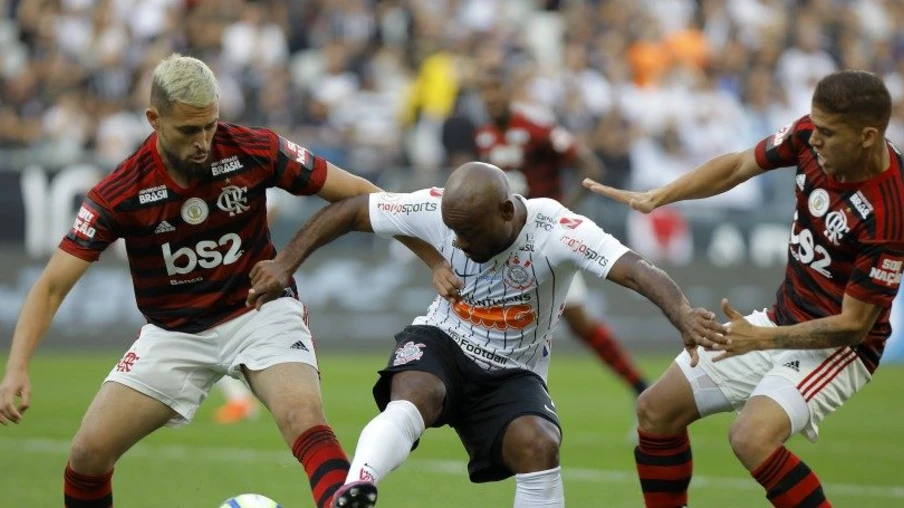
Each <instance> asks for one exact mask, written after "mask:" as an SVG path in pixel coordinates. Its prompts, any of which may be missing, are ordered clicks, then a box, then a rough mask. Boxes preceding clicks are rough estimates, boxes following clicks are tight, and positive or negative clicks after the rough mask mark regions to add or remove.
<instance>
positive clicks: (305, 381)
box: [245, 362, 325, 428]
mask: <svg viewBox="0 0 904 508" xmlns="http://www.w3.org/2000/svg"><path fill="white" fill-rule="evenodd" d="M245 376H246V378H247V379H248V384H249V385H250V386H251V389H252V390H254V393H255V394H256V395H257V396H258V398H259V399H260V400H261V402H263V403H264V405H265V406H267V408H268V409H269V410H270V412H271V413H272V414H273V416H274V418H276V420H277V422H278V423H280V424H281V426H282V424H293V423H294V424H297V425H298V426H299V428H307V427H310V426H312V425H317V424H319V423H322V422H323V421H324V420H325V415H324V413H323V403H322V401H321V394H320V374H319V373H318V372H317V369H315V368H314V367H313V366H311V365H310V364H307V363H301V362H290V363H277V364H274V365H271V366H269V367H265V368H264V369H262V370H250V369H246V370H245Z"/></svg>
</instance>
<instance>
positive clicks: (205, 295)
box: [60, 122, 327, 333]
mask: <svg viewBox="0 0 904 508" xmlns="http://www.w3.org/2000/svg"><path fill="white" fill-rule="evenodd" d="M156 143H157V136H156V134H152V135H151V136H150V137H148V139H147V140H145V142H144V143H143V144H142V145H141V147H140V148H139V149H138V150H137V151H136V152H135V153H134V154H132V155H131V156H129V158H128V159H126V160H125V161H123V162H122V163H120V164H119V166H117V167H116V169H115V170H114V171H113V172H112V173H111V174H110V175H108V176H107V177H106V178H104V179H103V180H102V181H101V182H100V183H98V184H97V185H96V186H94V188H92V189H91V190H90V191H89V192H88V195H87V197H86V198H85V200H84V201H83V203H82V206H81V209H80V210H79V212H78V215H77V217H76V219H75V224H74V225H73V227H72V230H71V231H70V232H69V233H68V234H67V235H66V237H65V238H63V240H62V242H61V243H60V248H61V249H63V250H64V251H66V252H68V253H69V254H72V255H73V256H76V257H79V258H81V259H84V260H86V261H95V260H97V259H98V258H99V257H100V254H101V252H102V251H103V250H104V249H105V248H106V247H107V246H108V245H110V244H111V243H112V242H113V241H115V240H116V239H118V238H123V239H125V244H126V251H127V253H128V260H129V267H130V269H131V272H132V283H133V285H134V287H135V297H136V300H137V304H138V308H139V310H140V311H141V312H142V314H144V316H145V318H146V319H147V320H148V322H149V323H152V324H154V325H157V326H159V327H161V328H164V329H167V330H175V331H181V332H186V333H197V332H199V331H203V330H206V329H209V328H210V327H212V326H214V325H216V324H219V323H222V322H223V321H226V320H228V319H230V318H232V317H235V316H237V315H239V314H242V313H244V312H246V311H247V310H248V309H247V308H246V307H245V298H246V296H247V293H248V289H249V287H250V281H249V278H248V274H249V272H250V271H251V268H252V267H253V266H254V264H255V263H257V262H258V261H262V260H267V259H272V258H273V257H274V256H275V255H276V249H275V247H274V246H273V243H272V242H271V241H270V231H269V229H268V227H267V207H266V206H267V204H266V199H267V198H266V189H267V188H268V187H280V188H282V189H285V190H286V191H288V192H290V193H292V194H296V195H306V194H314V193H316V192H318V191H319V190H320V188H321V187H322V186H323V183H324V181H325V180H326V174H327V163H326V161H325V160H323V159H321V158H319V157H315V156H314V155H313V154H312V153H311V152H309V151H308V150H306V149H305V148H303V147H301V146H298V145H296V144H295V143H293V142H291V141H288V140H286V139H284V138H282V137H280V136H278V135H276V134H275V133H274V132H272V131H270V130H267V129H254V128H248V127H242V126H238V125H232V124H228V123H223V122H220V123H219V124H218V125H217V131H216V133H215V135H214V138H213V146H212V147H211V154H210V159H209V160H211V161H213V162H211V164H210V173H209V174H208V175H206V176H204V177H202V178H200V179H197V180H196V181H195V182H194V183H193V184H192V185H191V186H190V187H188V188H183V187H180V186H179V185H178V184H176V183H175V182H174V181H173V180H172V179H171V178H170V176H169V174H168V173H167V171H166V168H165V167H164V165H163V162H162V160H161V158H160V154H159V153H158V152H157V149H156ZM286 291H287V294H289V296H294V295H295V294H297V291H296V287H295V282H294V280H293V281H292V282H291V284H290V287H289V288H286Z"/></svg>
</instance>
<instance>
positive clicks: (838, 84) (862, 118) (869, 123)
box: [813, 70, 891, 133]
mask: <svg viewBox="0 0 904 508" xmlns="http://www.w3.org/2000/svg"><path fill="white" fill-rule="evenodd" d="M813 107H816V108H819V109H820V110H822V111H825V112H826V113H829V114H833V115H842V116H845V117H848V118H850V119H851V120H854V121H855V122H857V123H858V124H859V126H860V127H875V128H877V129H879V131H880V132H883V133H884V132H885V129H886V128H887V127H888V121H889V119H890V118H891V95H890V94H889V93H888V88H886V87H885V83H884V82H883V81H882V78H880V77H879V76H877V75H876V74H873V73H872V72H867V71H855V70H844V71H838V72H833V73H832V74H829V75H828V76H826V77H824V78H822V79H821V80H819V83H817V84H816V91H815V92H813Z"/></svg>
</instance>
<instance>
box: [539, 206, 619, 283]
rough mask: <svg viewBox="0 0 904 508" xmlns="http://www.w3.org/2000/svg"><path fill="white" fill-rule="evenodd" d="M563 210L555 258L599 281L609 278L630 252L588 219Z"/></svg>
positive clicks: (552, 252) (557, 234) (554, 247)
mask: <svg viewBox="0 0 904 508" xmlns="http://www.w3.org/2000/svg"><path fill="white" fill-rule="evenodd" d="M563 210H565V212H564V213H562V214H560V215H559V216H558V217H557V219H556V225H555V228H556V234H555V235H553V237H552V240H553V241H554V243H555V245H554V246H553V247H552V248H551V249H550V250H551V254H552V256H551V257H552V258H553V260H554V261H556V262H558V263H573V264H574V265H575V266H577V267H578V268H579V269H581V270H584V271H587V272H590V273H593V274H594V275H596V276H597V277H602V278H605V277H607V276H608V275H609V270H611V269H612V266H613V265H614V264H615V262H616V261H618V259H619V258H620V257H622V256H623V255H625V253H627V252H629V251H630V249H629V248H628V247H626V246H625V245H624V244H622V243H621V242H620V241H619V240H618V239H617V238H615V237H614V236H612V235H610V234H609V233H606V232H605V231H603V229H602V228H601V227H599V226H597V225H596V224H595V223H594V222H593V221H592V220H590V219H588V218H587V217H584V216H583V215H577V214H574V213H572V212H569V211H568V210H567V209H563Z"/></svg>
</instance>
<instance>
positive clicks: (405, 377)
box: [391, 371, 446, 427]
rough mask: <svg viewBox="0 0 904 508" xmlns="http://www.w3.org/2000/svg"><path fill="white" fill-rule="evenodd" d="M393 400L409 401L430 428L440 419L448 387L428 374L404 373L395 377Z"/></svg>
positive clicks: (393, 381)
mask: <svg viewBox="0 0 904 508" xmlns="http://www.w3.org/2000/svg"><path fill="white" fill-rule="evenodd" d="M391 399H392V400H407V401H409V402H411V403H412V404H414V406H415V407H416V408H417V410H418V411H420V413H421V418H423V419H424V425H425V426H426V427H429V426H431V425H432V424H433V422H435V421H436V420H437V419H439V417H440V415H441V414H442V411H443V404H444V402H445V400H446V385H445V384H443V382H442V380H440V378H438V377H436V376H435V375H433V374H430V373H428V372H418V371H404V372H399V373H397V374H395V375H394V376H393V379H392V396H391Z"/></svg>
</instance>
